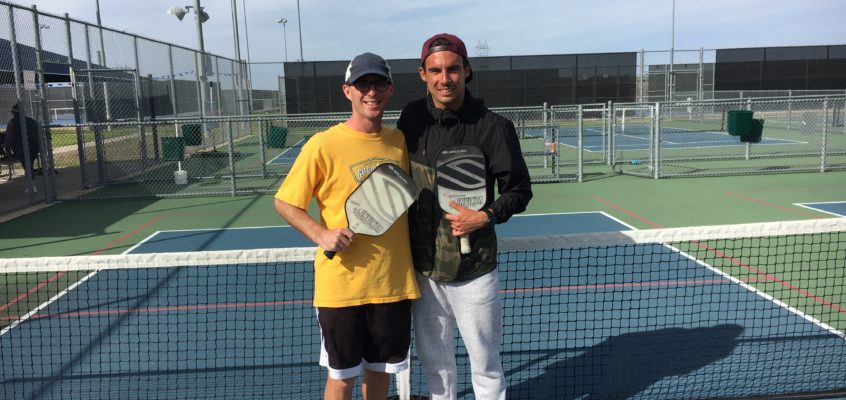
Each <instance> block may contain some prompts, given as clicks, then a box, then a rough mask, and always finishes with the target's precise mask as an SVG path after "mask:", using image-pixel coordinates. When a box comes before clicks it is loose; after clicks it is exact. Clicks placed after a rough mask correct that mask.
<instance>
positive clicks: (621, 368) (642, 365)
mask: <svg viewBox="0 0 846 400" xmlns="http://www.w3.org/2000/svg"><path fill="white" fill-rule="evenodd" d="M742 332H743V327H741V326H739V325H733V324H731V325H719V326H715V327H710V328H695V329H684V328H670V329H661V330H657V331H651V332H635V333H626V334H623V335H619V336H613V337H610V338H608V339H606V340H604V341H602V342H601V343H599V344H597V345H596V346H593V347H589V348H585V349H584V350H583V352H581V354H580V355H577V356H575V357H571V358H568V359H566V360H563V361H556V362H554V363H552V364H550V365H548V366H547V367H546V368H544V370H543V371H542V372H540V374H539V375H537V376H536V377H534V378H529V379H527V380H525V381H522V382H519V383H517V384H513V382H512V385H511V386H510V388H509V389H508V393H509V397H510V398H515V399H517V398H519V399H529V398H531V399H583V398H585V399H623V398H629V397H631V396H634V395H636V394H638V393H640V392H642V391H644V390H646V389H647V388H649V387H650V386H652V385H653V384H655V383H656V382H659V381H661V380H662V379H665V378H668V377H672V376H681V375H685V374H688V373H690V372H692V371H695V370H697V369H700V368H702V367H705V366H707V365H709V364H712V363H714V362H716V361H719V360H721V359H724V358H726V357H728V356H729V355H730V354H731V353H732V351H733V350H734V349H735V347H737V344H738V341H737V338H738V336H739V335H740V334H741V333H742ZM555 353H557V354H559V355H560V351H555ZM506 354H507V353H506ZM515 356H516V355H515ZM552 356H555V354H548V355H547V356H546V357H542V359H540V360H536V361H535V362H543V361H544V358H549V357H552ZM506 357H507V355H506ZM516 368H518V369H520V368H531V366H527V365H521V366H518V367H516ZM519 372H520V371H519V370H512V371H506V374H507V375H510V376H515V375H516V376H519V375H518V374H519ZM674 393H680V392H674Z"/></svg>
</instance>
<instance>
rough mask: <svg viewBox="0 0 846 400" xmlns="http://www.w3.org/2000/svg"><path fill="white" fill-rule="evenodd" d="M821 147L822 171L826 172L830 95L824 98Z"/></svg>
mask: <svg viewBox="0 0 846 400" xmlns="http://www.w3.org/2000/svg"><path fill="white" fill-rule="evenodd" d="M820 142H822V144H821V148H820V172H825V164H826V151H827V150H828V97H826V98H825V99H824V100H823V126H822V139H821V140H820Z"/></svg>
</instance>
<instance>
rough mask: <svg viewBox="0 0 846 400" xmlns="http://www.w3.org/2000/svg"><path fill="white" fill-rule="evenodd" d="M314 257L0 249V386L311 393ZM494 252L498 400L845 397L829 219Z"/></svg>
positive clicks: (840, 225)
mask: <svg viewBox="0 0 846 400" xmlns="http://www.w3.org/2000/svg"><path fill="white" fill-rule="evenodd" d="M314 252H315V249H311V248H306V249H276V250H245V251H223V252H198V253H162V254H138V255H120V256H90V257H61V258H30V259H4V260H0V295H2V297H0V298H1V299H2V305H0V326H2V330H1V331H0V365H2V366H3V367H2V375H0V397H2V398H10V399H12V398H14V399H54V398H55V399H72V398H84V399H121V398H145V399H195V398H196V399H215V398H226V399H231V398H280V399H297V398H304V399H305V398H309V399H311V398H317V397H320V393H321V391H322V387H323V384H324V379H325V372H324V371H323V370H322V369H321V368H320V367H318V366H317V354H318V351H319V346H320V338H319V333H318V330H317V326H316V319H315V317H314V311H313V309H312V306H311V297H312V286H313V282H312V268H313V266H312V263H311V261H310V260H311V258H312V257H313V255H314ZM499 260H500V265H499V268H498V273H499V274H500V285H501V297H502V301H503V307H504V325H505V332H504V344H503V349H502V357H503V366H504V369H505V373H506V376H507V379H508V385H509V389H508V390H509V398H514V399H577V398H592V399H616V398H640V399H647V398H648V399H655V398H662V399H678V398H687V399H694V398H696V399H699V398H743V397H756V396H758V397H770V398H773V397H777V396H779V395H789V396H793V397H791V398H797V397H801V396H802V395H807V396H819V395H820V394H824V395H832V396H834V395H838V394H839V395H846V379H844V377H846V333H844V332H846V293H844V286H846V218H832V219H821V220H811V221H797V222H781V223H766V224H746V225H727V226H714V227H696V228H681V229H660V230H647V231H627V232H610V233H596V234H586V235H564V236H555V237H542V238H505V239H501V240H500V257H499ZM456 344H457V347H458V350H457V364H458V371H459V376H458V390H459V393H460V396H461V397H462V398H472V388H471V384H470V367H469V361H468V358H467V353H466V349H465V348H464V346H463V343H462V342H461V340H460V339H456ZM421 371H422V369H421V367H420V366H419V363H417V362H416V358H415V361H414V362H413V370H412V373H411V385H410V386H411V393H412V394H417V395H425V394H426V393H427V389H426V385H425V380H424V378H423V375H422V372H421Z"/></svg>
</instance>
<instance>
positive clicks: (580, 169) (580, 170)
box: [544, 103, 585, 182]
mask: <svg viewBox="0 0 846 400" xmlns="http://www.w3.org/2000/svg"><path fill="white" fill-rule="evenodd" d="M544 104H546V103H544ZM577 112H578V113H579V117H578V131H577V135H578V145H577V148H576V152H577V154H578V156H577V160H576V169H577V177H578V180H579V182H584V172H585V171H584V168H585V166H584V154H583V153H582V151H583V150H584V114H583V112H584V106H583V105H581V104H579V107H578V111H577Z"/></svg>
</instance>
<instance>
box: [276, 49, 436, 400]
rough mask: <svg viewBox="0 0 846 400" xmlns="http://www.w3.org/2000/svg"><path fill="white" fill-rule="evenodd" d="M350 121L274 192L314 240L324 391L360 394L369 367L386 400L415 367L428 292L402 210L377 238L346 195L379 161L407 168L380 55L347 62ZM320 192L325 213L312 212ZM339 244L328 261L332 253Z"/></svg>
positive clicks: (377, 392) (371, 391) (375, 389)
mask: <svg viewBox="0 0 846 400" xmlns="http://www.w3.org/2000/svg"><path fill="white" fill-rule="evenodd" d="M342 89H343V92H344V95H346V97H347V99H349V100H350V102H351V103H352V114H351V115H350V117H349V119H347V120H346V121H345V122H343V123H340V124H338V125H335V126H333V127H331V128H329V129H328V130H326V131H323V132H319V133H317V134H315V135H314V136H312V137H311V139H309V140H308V142H306V144H305V145H304V146H303V150H302V152H301V153H300V155H299V156H298V157H297V160H296V161H295V162H294V165H293V166H292V167H291V171H290V172H289V173H288V176H287V177H286V178H285V181H284V182H283V183H282V186H281V187H280V188H279V191H278V192H277V193H276V196H275V207H276V211H277V212H278V213H279V214H280V215H281V216H282V217H283V218H285V220H287V221H288V222H289V223H290V224H291V226H293V227H294V228H296V229H297V230H298V231H300V232H301V233H302V234H303V235H305V236H306V237H308V238H309V239H311V240H312V241H314V243H316V244H317V245H318V246H320V249H318V251H317V254H316V255H315V261H314V273H315V278H314V281H315V290H314V306H315V307H316V308H317V319H318V323H319V325H320V333H321V352H320V353H321V354H320V365H322V366H324V367H326V368H327V369H328V371H329V377H328V379H327V381H326V388H325V394H324V398H325V399H351V398H352V392H353V388H354V387H355V380H356V377H357V376H358V375H359V374H360V373H361V370H362V368H363V369H364V378H363V380H362V392H363V394H364V398H365V399H385V398H386V397H387V392H388V383H389V381H390V375H389V374H390V373H396V372H400V371H402V370H405V369H406V368H408V363H409V346H410V344H411V300H413V299H417V298H419V297H420V292H419V290H418V288H417V284H416V282H415V278H414V272H413V269H412V262H411V250H410V245H409V243H410V242H409V236H408V220H407V216H406V215H403V216H402V217H401V218H400V219H399V220H397V221H396V222H395V223H394V225H393V226H391V228H390V229H388V231H387V232H385V233H384V234H383V235H381V236H378V237H371V236H365V235H358V236H354V234H353V232H352V231H350V230H349V229H348V228H347V227H346V226H347V217H346V214H345V211H344V203H345V201H346V199H347V197H348V196H349V195H350V193H352V192H353V191H354V190H355V189H356V188H357V187H358V185H359V184H360V183H361V182H362V181H363V180H364V179H365V178H367V177H368V176H369V175H370V172H371V171H373V169H375V168H376V166H378V165H379V164H383V163H394V164H397V165H399V166H400V167H401V168H402V169H403V170H405V171H406V172H408V170H409V163H408V151H407V149H406V147H405V139H404V137H403V135H402V132H400V131H399V130H397V129H393V128H386V127H383V126H382V114H383V112H384V110H385V107H386V106H387V104H388V101H389V100H390V98H391V96H392V95H393V93H394V86H393V83H392V78H391V72H390V67H389V66H388V63H387V62H386V61H385V60H384V59H383V58H382V57H379V56H377V55H375V54H372V53H364V54H361V55H358V56H356V57H355V58H354V59H353V60H352V61H351V62H350V64H349V66H348V67H347V71H346V77H345V82H344V85H343V86H342ZM312 198H314V199H315V201H316V202H317V205H318V207H319V209H320V221H319V222H318V221H316V220H315V219H313V218H311V217H310V216H309V215H308V212H307V211H306V210H307V209H308V206H309V203H310V201H311V199H312ZM324 250H328V251H336V252H338V253H337V255H336V256H335V257H334V258H333V259H331V260H330V259H328V258H327V257H326V256H325V255H324V254H323V251H324Z"/></svg>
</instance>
